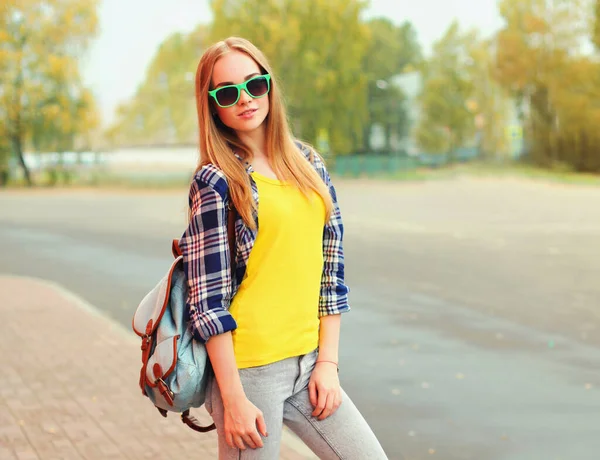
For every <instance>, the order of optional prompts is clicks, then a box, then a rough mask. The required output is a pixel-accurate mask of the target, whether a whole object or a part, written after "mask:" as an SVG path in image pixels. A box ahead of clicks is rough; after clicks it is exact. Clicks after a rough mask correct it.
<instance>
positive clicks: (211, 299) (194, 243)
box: [179, 148, 350, 343]
mask: <svg viewBox="0 0 600 460" xmlns="http://www.w3.org/2000/svg"><path fill="white" fill-rule="evenodd" d="M302 152H303V153H304V155H305V156H306V158H307V160H308V159H309V155H310V150H308V148H302ZM240 160H241V159H240ZM312 164H313V167H314V168H315V170H316V171H317V172H318V173H319V175H320V176H321V178H322V179H323V181H324V182H325V184H326V185H327V186H328V188H329V191H330V193H331V197H332V199H333V212H332V214H331V218H330V219H329V222H327V224H326V225H325V226H324V228H323V275H322V277H321V292H320V297H319V317H322V316H326V315H336V314H339V313H343V312H346V311H348V310H350V307H349V306H348V291H349V289H348V287H347V286H346V285H345V284H344V251H343V248H342V237H343V233H344V226H343V224H342V217H341V214H340V209H339V206H338V203H337V196H336V192H335V188H334V187H333V184H332V183H331V178H330V177H329V173H328V172H327V169H326V168H325V164H324V163H323V161H322V160H321V158H320V157H319V156H318V155H313V162H312ZM246 167H247V171H248V173H249V174H250V173H251V172H252V166H251V165H249V164H248V165H247V166H246ZM250 183H251V185H252V195H253V198H254V200H255V202H256V203H257V204H258V200H259V197H258V188H257V186H256V183H255V182H254V180H253V179H252V176H250ZM228 204H229V194H228V186H227V180H226V178H225V175H224V173H223V172H222V171H221V170H220V169H218V168H217V167H216V166H214V165H212V164H209V165H206V166H204V167H203V168H202V169H201V170H200V171H198V173H197V174H196V175H195V176H194V179H193V181H192V184H191V187H190V195H189V205H190V208H191V211H192V219H191V221H190V224H189V226H188V228H187V229H186V231H185V233H184V234H183V236H182V237H181V239H180V241H179V247H180V249H181V251H182V253H183V266H184V270H185V274H186V277H187V282H188V288H189V295H188V300H187V308H188V311H189V318H190V321H189V324H190V327H191V329H192V332H193V335H194V337H195V338H196V339H197V340H199V341H201V342H203V343H205V342H206V341H207V340H208V339H209V338H210V337H212V336H214V335H217V334H223V333H225V332H227V331H232V330H234V329H235V328H236V327H237V325H236V322H235V320H234V319H233V317H232V316H231V314H230V313H229V305H230V303H231V299H232V298H233V296H234V295H235V293H236V292H237V290H238V288H239V286H240V284H241V282H242V280H243V279H244V273H245V271H246V266H247V263H248V258H249V257H250V252H251V251H252V247H253V246H254V242H255V240H256V231H255V230H252V229H250V228H248V227H247V226H246V224H245V223H244V221H243V220H242V219H241V217H240V216H239V215H238V216H237V217H236V221H235V235H236V244H235V249H236V254H235V267H236V268H235V273H233V274H232V273H231V268H230V265H231V264H230V260H231V259H230V250H229V242H228V238H227V213H228ZM254 218H255V221H256V222H257V223H258V216H257V215H256V214H255V216H254ZM257 228H258V226H257Z"/></svg>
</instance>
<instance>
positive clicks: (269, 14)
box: [211, 0, 368, 153]
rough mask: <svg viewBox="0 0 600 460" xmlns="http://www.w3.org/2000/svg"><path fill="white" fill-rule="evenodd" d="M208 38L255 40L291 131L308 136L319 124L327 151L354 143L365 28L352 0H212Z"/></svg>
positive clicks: (312, 137) (362, 100)
mask: <svg viewBox="0 0 600 460" xmlns="http://www.w3.org/2000/svg"><path fill="white" fill-rule="evenodd" d="M211 6H212V9H213V16H214V22H213V26H212V33H211V41H214V40H219V39H223V38H226V37H228V36H230V35H237V36H242V37H245V38H248V39H249V40H251V41H252V42H253V43H254V44H256V45H257V46H258V47H259V48H260V49H261V50H263V52H264V53H265V54H266V56H267V57H268V58H269V61H270V62H271V63H272V65H273V67H274V69H275V71H276V73H277V75H278V77H279V81H280V83H281V84H282V87H283V90H284V93H285V95H286V100H287V104H288V109H289V114H290V119H291V122H292V126H293V128H294V131H295V133H296V134H297V135H299V136H300V137H302V138H304V139H306V140H308V141H309V142H311V143H316V141H317V139H318V137H319V133H322V132H326V133H327V135H328V138H329V145H330V147H331V149H332V151H333V152H336V153H348V152H350V151H352V149H353V148H354V146H356V145H360V144H361V143H362V135H363V128H364V125H365V123H366V122H367V117H368V114H367V97H366V95H367V92H366V85H367V78H366V76H365V75H364V74H363V72H362V63H363V58H364V56H365V53H366V52H367V46H368V29H367V27H366V26H365V24H364V23H363V22H362V21H361V19H360V16H361V14H362V13H363V11H364V9H365V7H366V5H365V3H364V2H362V1H359V0H213V2H212V3H211Z"/></svg>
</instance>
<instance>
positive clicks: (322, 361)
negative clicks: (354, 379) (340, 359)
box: [315, 359, 340, 373]
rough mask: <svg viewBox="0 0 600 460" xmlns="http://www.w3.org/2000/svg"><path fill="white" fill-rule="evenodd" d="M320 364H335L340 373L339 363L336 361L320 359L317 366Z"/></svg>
mask: <svg viewBox="0 0 600 460" xmlns="http://www.w3.org/2000/svg"><path fill="white" fill-rule="evenodd" d="M319 363H330V364H335V367H336V368H337V371H338V373H339V372H340V367H339V365H338V363H336V362H335V361H327V360H326V359H320V360H317V361H316V362H315V364H319Z"/></svg>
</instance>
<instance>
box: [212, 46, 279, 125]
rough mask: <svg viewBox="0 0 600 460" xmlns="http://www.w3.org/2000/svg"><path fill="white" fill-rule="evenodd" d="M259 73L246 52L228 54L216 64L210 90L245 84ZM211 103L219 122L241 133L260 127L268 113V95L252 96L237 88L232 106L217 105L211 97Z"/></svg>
mask: <svg viewBox="0 0 600 460" xmlns="http://www.w3.org/2000/svg"><path fill="white" fill-rule="evenodd" d="M261 73H262V72H261V71H260V68H259V67H258V64H257V63H256V62H255V61H254V60H253V59H252V58H251V57H250V56H248V55H247V54H244V53H241V52H239V51H232V52H230V53H227V54H226V55H224V56H223V57H221V58H219V60H218V61H217V62H216V63H215V66H214V68H213V74H212V82H211V89H217V88H218V87H220V86H226V85H232V84H233V85H237V84H239V83H244V82H245V81H247V80H249V79H250V78H252V77H255V76H257V75H260V74H261ZM209 97H210V99H211V104H212V106H213V107H214V109H215V110H216V112H217V116H218V117H219V118H220V119H221V121H222V122H223V123H224V124H225V125H226V126H228V127H230V128H231V129H233V130H235V131H236V132H240V133H250V132H252V131H254V130H255V129H257V128H258V127H260V126H261V125H262V123H263V121H264V120H265V118H266V117H267V115H268V113H269V96H268V95H266V96H263V97H261V98H257V99H255V98H253V97H252V96H250V95H249V94H248V93H247V92H246V91H244V90H241V91H240V98H239V100H238V101H237V103H235V104H234V105H232V106H231V107H220V106H219V105H218V104H217V103H216V102H215V100H214V99H213V98H212V96H209Z"/></svg>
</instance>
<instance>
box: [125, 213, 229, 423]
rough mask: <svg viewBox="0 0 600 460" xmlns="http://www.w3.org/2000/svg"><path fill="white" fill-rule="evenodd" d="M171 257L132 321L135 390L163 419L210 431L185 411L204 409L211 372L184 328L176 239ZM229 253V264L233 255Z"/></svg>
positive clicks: (204, 355) (201, 347) (181, 274)
mask: <svg viewBox="0 0 600 460" xmlns="http://www.w3.org/2000/svg"><path fill="white" fill-rule="evenodd" d="M228 214H229V216H228V233H229V247H230V248H234V247H235V244H234V238H235V236H234V231H233V228H234V227H233V223H234V220H235V213H234V212H232V211H230V212H229V213H228ZM172 252H173V256H174V257H175V260H174V261H173V263H172V264H171V267H170V268H169V271H168V272H167V274H166V275H165V276H164V277H163V279H161V280H160V281H159V282H158V284H157V285H156V286H155V287H154V289H152V290H151V291H150V292H149V293H148V294H146V296H145V297H144V298H143V300H142V301H141V302H140V305H139V306H138V308H137V310H136V311H135V314H134V316H133V321H132V327H133V331H134V332H135V333H136V334H137V335H138V336H140V337H141V338H142V369H141V371H140V381H139V385H140V388H141V389H142V393H143V394H144V395H145V396H147V397H148V398H149V399H150V400H151V401H152V402H153V403H154V405H155V406H156V408H157V409H158V411H159V412H160V413H161V414H162V415H163V417H166V416H167V412H168V411H172V412H181V420H182V421H183V423H185V424H186V425H188V426H189V427H190V428H192V429H193V430H196V431H200V432H207V431H211V430H214V429H215V425H214V423H213V424H212V425H210V426H206V427H205V426H201V425H200V424H199V423H198V421H197V420H196V419H195V418H194V417H193V416H191V415H190V409H191V408H195V407H200V406H202V404H204V398H205V392H206V384H207V381H208V377H209V375H210V373H211V372H212V368H211V365H210V360H209V358H208V354H207V352H206V348H205V347H204V344H203V343H201V342H199V341H197V340H195V339H194V337H193V335H192V332H191V330H190V328H189V326H188V312H187V308H186V300H187V296H188V287H187V280H186V276H185V272H184V270H183V256H182V254H181V251H180V249H179V244H178V241H177V240H173V246H172ZM231 254H232V260H233V258H234V255H233V251H231ZM232 266H233V264H232Z"/></svg>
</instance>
